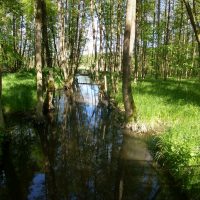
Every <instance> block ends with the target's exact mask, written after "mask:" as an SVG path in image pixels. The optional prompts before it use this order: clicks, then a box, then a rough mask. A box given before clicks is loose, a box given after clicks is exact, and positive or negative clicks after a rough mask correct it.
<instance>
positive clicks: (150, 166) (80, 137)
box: [0, 76, 182, 200]
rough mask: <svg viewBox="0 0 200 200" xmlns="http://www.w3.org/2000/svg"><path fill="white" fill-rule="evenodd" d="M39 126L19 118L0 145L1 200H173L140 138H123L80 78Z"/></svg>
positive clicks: (95, 90)
mask: <svg viewBox="0 0 200 200" xmlns="http://www.w3.org/2000/svg"><path fill="white" fill-rule="evenodd" d="M78 82H79V83H84V84H79V86H77V88H76V92H75V93H74V95H73V96H71V95H68V94H66V92H65V91H59V92H58V93H57V95H56V98H55V111H54V112H51V113H50V114H48V115H47V116H46V122H45V124H41V125H34V123H33V122H32V121H31V120H29V119H24V118H21V119H20V117H19V118H18V119H14V120H13V121H12V122H11V123H10V128H9V130H8V131H7V133H5V136H4V137H3V138H0V140H1V150H0V199H1V200H18V199H19V200H78V199H85V200H87V199H97V200H98V199H99V200H112V199H113V200H115V199H116V200H117V199H127V200H129V199H130V200H137V199H139V200H153V199H158V200H165V199H166V200H168V199H169V200H173V199H174V200H176V199H182V198H181V197H180V196H179V195H178V194H176V193H177V192H176V190H175V187H174V185H173V184H171V183H170V182H169V181H168V180H167V179H166V178H165V177H164V176H163V175H162V173H161V172H160V170H158V168H157V167H156V166H155V164H154V163H153V161H152V158H151V156H150V154H149V152H148V150H147V147H146V144H145V141H144V140H143V139H141V138H133V137H129V136H123V133H122V131H120V129H119V126H118V125H117V124H116V123H114V120H113V114H112V112H111V111H110V110H109V109H108V108H106V107H105V106H102V104H101V103H100V100H99V89H98V86H97V85H94V84H90V82H91V81H90V79H89V78H88V77H85V76H79V77H78Z"/></svg>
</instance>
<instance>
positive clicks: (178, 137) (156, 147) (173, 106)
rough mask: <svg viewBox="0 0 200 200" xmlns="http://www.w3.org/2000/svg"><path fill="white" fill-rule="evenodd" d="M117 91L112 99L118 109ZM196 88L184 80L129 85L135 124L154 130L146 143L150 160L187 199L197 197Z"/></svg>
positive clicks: (199, 135)
mask: <svg viewBox="0 0 200 200" xmlns="http://www.w3.org/2000/svg"><path fill="white" fill-rule="evenodd" d="M119 88H120V89H119V93H118V94H117V95H116V96H115V100H116V101H117V102H118V106H119V107H120V108H121V109H122V108H123V103H122V94H121V86H120V85H119ZM199 88H200V84H199V83H197V82H195V81H184V80H183V81H176V80H168V81H166V82H165V81H155V80H154V81H152V80H146V81H141V82H138V83H137V84H133V85H132V89H133V95H134V100H135V103H136V107H137V113H138V120H139V122H142V123H144V124H146V126H147V127H151V128H152V129H153V127H155V129H154V131H153V133H154V134H153V135H152V136H151V137H150V140H149V148H150V149H151V151H152V154H153V156H154V159H155V160H157V161H159V163H160V164H161V165H162V166H163V167H164V168H165V169H166V170H167V171H168V172H169V173H170V174H171V175H172V176H173V178H174V180H175V182H177V183H178V184H180V185H181V188H182V189H183V191H186V192H187V193H188V196H189V197H191V199H199V198H200V196H199V195H200V194H199V192H198V191H199V189H200V175H199V174H200V173H199V172H200V170H199V165H200V153H199V152H200V151H199V150H200V149H199V141H200V124H199V116H200V101H199V99H200V91H199ZM159 126H160V127H161V128H160V129H157V128H158V127H159Z"/></svg>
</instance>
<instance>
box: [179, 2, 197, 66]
mask: <svg viewBox="0 0 200 200" xmlns="http://www.w3.org/2000/svg"><path fill="white" fill-rule="evenodd" d="M183 2H184V4H185V7H186V10H187V13H188V16H189V19H190V23H191V25H192V28H193V31H194V34H195V38H196V41H197V44H198V51H199V67H200V25H199V22H198V21H197V16H196V4H195V1H194V0H193V10H194V12H193V11H192V8H191V6H190V3H189V1H187V0H183Z"/></svg>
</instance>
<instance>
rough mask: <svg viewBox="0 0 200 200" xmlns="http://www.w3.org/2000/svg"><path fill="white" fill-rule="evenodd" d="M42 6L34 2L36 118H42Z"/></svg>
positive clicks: (39, 2) (38, 1)
mask: <svg viewBox="0 0 200 200" xmlns="http://www.w3.org/2000/svg"><path fill="white" fill-rule="evenodd" d="M41 7H42V4H41V0H36V17H35V64H36V72H37V118H38V119H40V118H42V117H43V112H42V110H43V91H42V86H43V85H42V34H41V33H42V8H41Z"/></svg>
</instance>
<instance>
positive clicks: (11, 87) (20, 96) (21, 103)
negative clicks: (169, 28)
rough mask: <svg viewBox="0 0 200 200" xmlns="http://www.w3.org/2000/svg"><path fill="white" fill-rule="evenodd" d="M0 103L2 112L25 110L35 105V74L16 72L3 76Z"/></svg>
mask: <svg viewBox="0 0 200 200" xmlns="http://www.w3.org/2000/svg"><path fill="white" fill-rule="evenodd" d="M2 83H3V87H2V88H3V89H2V104H3V110H4V113H9V112H19V111H20V112H21V111H22V112H25V111H28V110H31V109H33V108H34V107H35V105H36V83H35V75H34V73H31V72H18V73H12V74H5V75H4V76H3V81H2Z"/></svg>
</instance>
